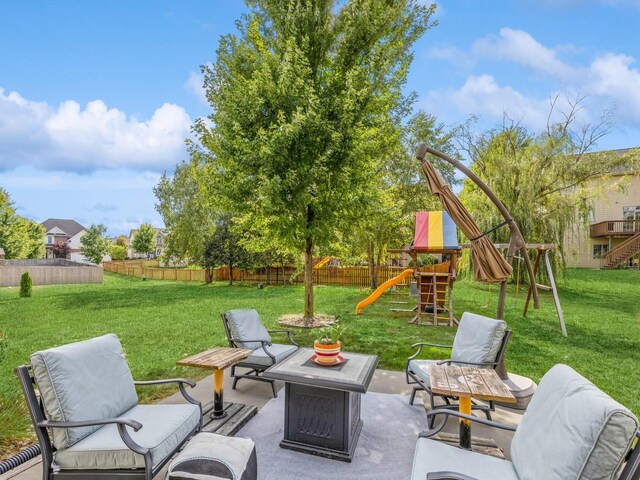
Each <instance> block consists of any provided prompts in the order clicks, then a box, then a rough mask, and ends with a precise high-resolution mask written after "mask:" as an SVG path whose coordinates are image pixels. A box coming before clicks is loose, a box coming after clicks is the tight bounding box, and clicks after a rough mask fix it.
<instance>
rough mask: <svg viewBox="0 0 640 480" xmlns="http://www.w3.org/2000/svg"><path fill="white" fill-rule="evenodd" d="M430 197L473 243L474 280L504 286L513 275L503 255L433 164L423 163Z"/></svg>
mask: <svg viewBox="0 0 640 480" xmlns="http://www.w3.org/2000/svg"><path fill="white" fill-rule="evenodd" d="M422 170H423V171H424V173H425V175H426V177H427V182H428V183H429V188H430V189H431V193H433V194H434V195H436V196H437V197H438V198H439V199H440V203H442V206H443V207H444V209H445V210H446V211H447V212H449V215H451V218H453V221H454V222H455V223H456V225H458V228H460V230H462V233H464V234H465V236H466V237H467V238H468V239H469V240H470V241H471V258H472V260H473V278H474V279H475V280H476V281H478V282H486V283H493V282H503V281H505V280H507V279H508V278H509V275H511V270H512V268H511V265H509V264H508V263H507V261H506V260H505V259H504V258H503V257H502V255H500V252H498V250H497V249H496V247H495V246H494V245H493V243H491V241H490V240H489V239H488V238H487V237H486V236H484V235H483V234H482V232H481V231H480V229H479V228H478V225H476V222H475V221H474V220H473V218H472V217H471V215H470V214H469V212H468V211H467V209H466V208H465V207H464V205H462V203H460V200H458V197H456V196H455V195H454V193H453V192H452V191H451V188H450V187H449V185H448V184H447V183H446V182H445V181H444V180H443V179H442V177H441V176H440V174H439V173H438V172H437V171H436V169H435V168H434V166H433V165H432V164H431V162H429V161H427V160H425V161H423V162H422Z"/></svg>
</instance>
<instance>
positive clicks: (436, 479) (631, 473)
mask: <svg viewBox="0 0 640 480" xmlns="http://www.w3.org/2000/svg"><path fill="white" fill-rule="evenodd" d="M437 415H444V419H443V420H442V422H441V423H439V424H438V426H437V427H436V428H433V426H430V427H429V430H425V431H424V432H421V433H420V434H419V438H430V437H433V436H434V435H436V434H437V433H439V432H440V431H441V430H442V429H443V428H444V426H445V424H446V423H447V420H448V419H449V416H452V417H457V418H461V419H467V420H471V421H472V422H476V423H481V424H482V425H487V426H489V427H494V428H499V429H502V430H508V431H511V432H515V431H516V429H517V427H516V426H515V425H507V424H504V423H498V422H494V421H491V420H485V419H483V418H478V417H474V416H473V415H465V414H464V413H460V412H457V411H455V410H434V411H431V412H429V413H427V420H428V423H429V425H433V424H434V421H435V417H436V416H437ZM635 437H636V442H635V445H634V446H633V447H632V448H631V450H629V453H628V454H627V458H626V463H625V464H624V468H623V469H622V471H621V472H620V476H619V477H618V478H617V479H616V480H640V431H636V433H635ZM427 480H477V479H476V478H475V477H470V476H469V475H464V474H461V473H456V472H451V471H446V472H445V471H442V472H430V473H428V474H427Z"/></svg>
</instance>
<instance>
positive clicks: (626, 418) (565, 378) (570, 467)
mask: <svg viewBox="0 0 640 480" xmlns="http://www.w3.org/2000/svg"><path fill="white" fill-rule="evenodd" d="M637 429H638V420H637V419H636V417H634V416H633V414H632V413H631V412H630V411H629V410H628V409H626V408H625V407H623V406H622V405H620V404H619V403H618V402H616V401H615V400H613V399H612V398H611V397H609V395H607V394H606V393H604V392H603V391H601V390H600V389H598V388H597V387H596V386H595V385H593V384H592V383H591V382H589V381H588V380H587V379H586V378H584V377H583V376H581V375H579V374H578V373H576V372H575V371H574V370H572V369H571V368H570V367H568V366H566V365H556V366H554V367H553V368H552V369H551V370H549V371H548V372H547V374H546V375H545V376H544V377H542V380H540V385H539V386H538V389H537V390H536V393H535V394H534V395H533V398H532V400H531V403H530V404H529V407H528V408H527V410H526V412H525V413H524V415H523V417H522V421H521V423H520V425H519V426H518V429H517V430H516V433H515V435H514V437H513V441H512V442H511V457H512V461H513V465H514V467H515V469H516V471H517V473H518V477H519V478H520V479H521V480H528V479H540V478H562V479H567V480H574V479H575V480H578V479H579V480H587V479H589V480H599V479H612V478H617V477H615V475H616V472H617V471H618V470H619V468H620V465H621V464H622V461H623V459H624V457H625V456H626V453H627V452H628V451H629V448H631V443H632V441H633V439H634V434H635V432H636V430H637Z"/></svg>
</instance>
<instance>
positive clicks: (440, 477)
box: [427, 472, 478, 480]
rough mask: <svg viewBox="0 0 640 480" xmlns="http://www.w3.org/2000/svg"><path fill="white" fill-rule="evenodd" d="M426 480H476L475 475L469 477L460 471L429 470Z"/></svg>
mask: <svg viewBox="0 0 640 480" xmlns="http://www.w3.org/2000/svg"><path fill="white" fill-rule="evenodd" d="M427 480H478V479H477V478H476V477H470V476H469V475H464V474H462V473H456V472H429V473H427Z"/></svg>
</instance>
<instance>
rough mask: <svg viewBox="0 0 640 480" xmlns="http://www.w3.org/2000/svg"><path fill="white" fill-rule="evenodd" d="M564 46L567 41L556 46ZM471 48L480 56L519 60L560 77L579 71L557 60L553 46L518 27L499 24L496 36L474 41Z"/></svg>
mask: <svg viewBox="0 0 640 480" xmlns="http://www.w3.org/2000/svg"><path fill="white" fill-rule="evenodd" d="M568 48H569V47H568V46H567V45H563V46H561V47H560V50H563V51H566V50H567V49H568ZM472 52H473V54H474V55H477V56H480V57H487V58H496V59H499V60H508V61H511V62H515V63H519V64H520V65H524V66H526V67H529V68H531V69H533V70H535V71H538V72H541V73H543V74H545V75H549V76H552V77H556V78H560V79H562V80H573V79H576V78H577V77H578V75H579V74H580V70H579V69H575V68H573V67H571V66H569V65H567V64H565V63H563V62H562V61H560V60H559V59H558V57H557V55H556V51H555V50H554V49H551V48H548V47H545V46H544V45H542V44H541V43H540V42H538V41H537V40H536V39H534V38H533V37H532V36H531V35H530V34H529V33H528V32H525V31H522V30H513V29H511V28H507V27H505V28H501V29H500V34H499V35H498V36H495V35H491V36H489V37H486V38H483V39H480V40H478V41H476V43H475V44H474V45H473V48H472Z"/></svg>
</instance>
